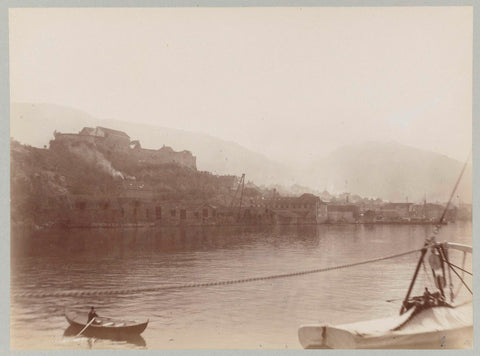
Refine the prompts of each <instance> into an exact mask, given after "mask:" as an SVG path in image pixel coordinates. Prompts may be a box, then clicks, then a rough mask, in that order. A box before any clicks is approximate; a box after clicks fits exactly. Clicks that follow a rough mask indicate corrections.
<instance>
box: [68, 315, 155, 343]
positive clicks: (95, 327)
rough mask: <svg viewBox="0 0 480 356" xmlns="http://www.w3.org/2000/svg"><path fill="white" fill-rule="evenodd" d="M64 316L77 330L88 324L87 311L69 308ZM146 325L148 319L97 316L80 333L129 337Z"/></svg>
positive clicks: (137, 333) (139, 332) (136, 333)
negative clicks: (137, 319)
mask: <svg viewBox="0 0 480 356" xmlns="http://www.w3.org/2000/svg"><path fill="white" fill-rule="evenodd" d="M65 318H66V319H67V321H68V323H69V324H70V325H71V326H72V327H74V328H75V329H78V331H81V330H82V329H83V328H85V326H87V324H88V312H81V311H76V310H69V311H66V312H65ZM147 325H148V319H147V320H144V321H140V322H139V321H129V320H118V319H113V318H107V317H104V316H97V317H96V318H95V320H94V321H93V322H92V323H91V324H90V325H89V326H88V328H86V329H85V331H83V332H82V334H84V335H85V336H95V337H116V338H118V337H129V336H133V335H140V334H141V333H142V332H143V331H144V330H145V329H146V327H147Z"/></svg>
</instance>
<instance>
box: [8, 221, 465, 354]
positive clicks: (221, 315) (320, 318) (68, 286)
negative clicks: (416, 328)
mask: <svg viewBox="0 0 480 356" xmlns="http://www.w3.org/2000/svg"><path fill="white" fill-rule="evenodd" d="M432 230H433V227H432V226H430V225H373V226H369V225H338V226H334V225H319V226H276V227H255V228H254V227H191V228H183V229H180V228H163V229H153V228H152V229H71V230H44V231H37V232H35V233H29V234H26V233H23V234H22V233H19V232H14V233H13V234H12V242H11V245H12V250H11V290H12V293H25V292H40V291H43V292H50V291H68V290H77V289H81V290H95V289H105V288H108V289H111V288H121V289H123V288H137V287H145V286H157V285H161V284H170V283H184V282H185V283H187V282H188V283H189V282H208V281H217V280H229V279H240V278H247V277H258V276H268V275H273V274H280V273H289V272H294V271H302V270H310V269H316V268H322V267H330V266H336V265H342V264H347V263H352V262H357V261H362V260H366V259H371V258H376V257H382V256H386V255H392V254H396V253H400V252H403V251H408V250H411V249H415V248H420V247H421V246H422V244H423V242H424V240H425V238H426V237H429V236H430V235H431V232H432ZM471 236H472V228H471V224H470V223H457V224H451V225H448V226H444V227H442V229H441V230H440V233H439V235H438V240H440V241H443V240H448V241H455V242H461V243H466V244H470V245H471V242H472V240H471ZM418 256H419V254H417V253H415V254H411V255H407V256H403V257H400V258H396V259H391V260H385V261H381V262H377V263H374V264H367V265H361V266H357V267H353V268H347V269H339V270H333V271H329V272H323V273H316V274H308V275H303V276H296V277H289V278H281V279H272V280H264V281H256V282H251V283H242V284H232V285H223V286H215V287H203V288H186V289H177V290H168V291H162V292H149V293H145V292H144V293H139V294H130V295H109V296H97V297H62V298H55V297H43V298H26V297H12V298H11V325H10V331H11V348H12V349H88V348H92V349H197V348H215V349H219V348H220V349H262V348H270V349H271V348H274V349H285V348H288V349H298V348H301V346H300V344H299V342H298V338H297V329H298V327H299V325H301V324H306V323H315V322H327V323H330V324H341V323H347V322H353V321H359V320H365V319H374V318H382V317H386V316H390V315H395V314H398V310H399V306H400V301H395V302H386V300H389V299H397V298H402V297H403V296H404V295H405V293H406V290H407V288H408V285H409V282H410V279H411V277H412V274H413V271H414V269H415V263H416V261H417V258H418ZM424 280H425V278H424V275H423V271H422V273H421V275H420V282H422V281H424ZM418 285H419V288H420V289H419V290H418V293H419V294H421V293H422V291H423V285H422V284H421V283H420V284H418ZM89 305H94V306H95V307H96V309H97V312H98V313H99V314H100V315H101V314H105V315H108V316H113V317H122V318H124V317H125V318H126V317H128V318H133V319H141V318H149V319H150V323H149V325H148V327H147V329H146V330H145V331H144V333H143V334H142V335H141V337H139V338H135V339H132V340H127V341H125V340H124V341H109V340H98V339H97V340H95V339H88V338H85V337H80V338H75V337H72V336H65V335H64V334H65V333H66V330H67V328H68V323H67V321H66V320H65V317H64V308H66V307H72V306H73V307H85V306H89ZM67 334H68V331H67Z"/></svg>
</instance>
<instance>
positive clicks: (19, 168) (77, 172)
mask: <svg viewBox="0 0 480 356" xmlns="http://www.w3.org/2000/svg"><path fill="white" fill-rule="evenodd" d="M11 161H12V169H11V183H12V184H11V185H12V203H11V210H12V224H13V225H21V226H27V227H32V228H34V229H40V228H47V227H90V228H91V227H122V226H123V227H126V226H130V227H133V226H135V227H139V226H191V225H194V226H195V225H301V224H353V223H366V224H374V223H410V224H429V223H438V222H439V220H440V218H441V217H442V214H443V212H444V210H445V204H441V203H438V202H427V199H426V196H425V199H424V200H423V201H422V202H417V203H412V202H408V197H406V200H407V201H405V202H388V201H384V200H382V199H381V198H365V197H361V196H359V195H356V194H353V193H348V192H344V193H342V194H337V195H335V194H331V193H329V192H328V191H326V190H324V191H323V192H312V191H311V189H309V188H306V187H303V188H302V187H298V186H297V187H296V190H297V191H298V194H292V193H291V192H290V193H285V192H280V190H282V189H280V188H282V187H278V188H279V189H277V188H275V187H264V186H257V185H255V184H254V183H253V182H251V181H248V179H247V177H245V175H242V176H241V177H236V176H233V175H228V176H218V175H215V174H211V173H208V172H201V171H198V170H197V167H196V157H195V156H193V155H192V153H191V152H189V151H185V150H184V151H181V152H176V151H174V150H173V149H172V148H170V147H167V146H162V147H161V148H159V149H157V150H152V149H144V148H142V146H141V143H140V142H139V141H138V140H131V139H130V137H129V136H128V135H127V134H126V133H125V132H123V131H118V130H113V129H109V128H105V127H96V128H90V127H85V128H84V129H83V130H81V131H80V132H79V133H78V134H71V133H68V134H64V133H60V132H56V131H55V132H54V139H53V140H52V141H50V145H49V148H46V147H45V148H43V149H40V148H34V147H31V146H25V145H21V144H20V143H18V142H16V141H13V140H12V142H11ZM457 219H458V220H467V221H468V220H471V204H470V205H468V204H463V203H462V201H461V200H459V199H456V200H455V202H453V204H451V205H450V206H449V209H447V211H446V214H445V215H444V219H443V221H442V223H448V222H454V221H456V220H457Z"/></svg>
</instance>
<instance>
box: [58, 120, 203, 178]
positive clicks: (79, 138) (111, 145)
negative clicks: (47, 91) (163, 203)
mask: <svg viewBox="0 0 480 356" xmlns="http://www.w3.org/2000/svg"><path fill="white" fill-rule="evenodd" d="M54 136H55V140H53V141H51V142H50V147H51V148H55V146H60V145H61V146H64V145H74V144H80V143H84V144H92V145H96V146H98V147H103V148H104V149H106V150H108V151H110V152H117V153H120V154H125V155H128V156H130V158H133V159H135V160H137V161H138V162H141V163H144V164H152V165H156V164H167V163H174V164H177V165H180V166H183V167H187V168H191V169H194V170H196V169H197V163H196V157H195V156H193V155H192V153H191V152H190V151H181V152H176V151H174V150H173V149H172V148H171V147H168V146H165V145H164V146H163V147H161V148H160V149H157V150H152V149H145V148H142V146H141V145H140V142H139V141H138V140H134V141H131V140H130V137H129V136H128V135H127V134H126V133H125V132H123V131H118V130H113V129H109V128H105V127H99V126H97V127H95V128H92V127H85V128H83V129H82V130H81V131H80V132H79V133H78V134H71V133H60V132H55V133H54Z"/></svg>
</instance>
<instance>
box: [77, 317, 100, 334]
mask: <svg viewBox="0 0 480 356" xmlns="http://www.w3.org/2000/svg"><path fill="white" fill-rule="evenodd" d="M94 320H95V318H92V320H90V321H89V322H88V324H87V325H85V327H84V328H83V329H82V331H80V332H79V333H78V334H77V335H75V337H78V336H79V335H80V334H81V333H83V332H84V331H85V329H87V328H88V327H89V326H90V324H92V323H93V321H94Z"/></svg>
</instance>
